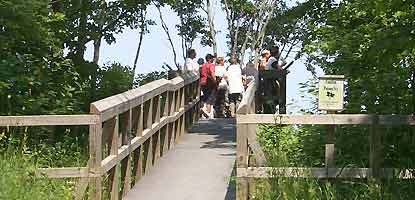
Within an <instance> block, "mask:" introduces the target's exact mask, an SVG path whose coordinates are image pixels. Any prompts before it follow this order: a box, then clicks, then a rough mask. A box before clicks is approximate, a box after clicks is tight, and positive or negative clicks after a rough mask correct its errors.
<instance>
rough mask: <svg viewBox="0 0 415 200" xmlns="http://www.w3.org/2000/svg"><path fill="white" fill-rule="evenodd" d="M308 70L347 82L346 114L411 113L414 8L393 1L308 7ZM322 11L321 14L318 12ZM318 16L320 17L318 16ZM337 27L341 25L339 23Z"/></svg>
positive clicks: (315, 3)
mask: <svg viewBox="0 0 415 200" xmlns="http://www.w3.org/2000/svg"><path fill="white" fill-rule="evenodd" d="M313 3H314V4H313V7H314V8H321V7H324V8H325V10H326V11H327V12H324V13H315V14H316V16H319V17H318V18H317V17H316V18H314V19H315V20H313V22H312V23H309V24H308V28H309V29H310V30H311V31H310V35H309V37H308V38H307V40H306V44H305V46H304V51H305V52H306V53H308V54H309V62H308V65H310V66H316V65H318V66H321V67H322V68H323V70H324V71H325V72H326V73H327V74H344V75H345V76H346V78H347V80H348V81H347V82H348V84H347V97H346V102H347V112H352V113H356V112H364V113H378V114H382V113H385V114H391V113H393V114H410V113H413V112H414V106H415V104H414V89H413V88H414V85H413V82H414V72H415V70H414V64H415V51H414V49H415V42H414V41H413V40H414V38H415V37H414V36H415V33H414V31H413V27H414V25H415V24H414V20H413V19H414V17H415V7H414V6H413V5H412V3H411V2H408V1H398V0H379V1H376V2H367V1H363V0H357V1H350V2H349V1H344V2H341V3H340V4H336V3H333V2H326V4H322V3H317V2H313ZM321 10H322V9H321ZM322 16H323V17H322ZM340 22H341V23H340Z"/></svg>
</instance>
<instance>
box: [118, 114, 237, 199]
mask: <svg viewBox="0 0 415 200" xmlns="http://www.w3.org/2000/svg"><path fill="white" fill-rule="evenodd" d="M235 129H236V128H235V120H234V119H215V120H201V121H199V122H198V123H197V124H195V125H194V126H193V128H192V129H191V130H189V133H187V134H186V135H184V136H183V137H182V139H181V140H180V142H179V143H178V144H177V145H176V146H175V147H174V148H173V149H172V150H171V151H170V152H169V153H168V154H167V155H166V156H164V157H162V158H161V159H160V160H159V161H158V162H157V164H156V165H155V166H154V167H153V168H152V169H151V171H150V173H149V174H148V175H146V176H144V177H143V178H142V179H141V180H140V181H139V182H138V183H137V184H136V185H135V186H134V188H133V189H132V190H131V191H130V192H129V193H128V194H127V196H125V197H124V198H123V199H127V200H135V199H137V200H165V199H166V200H167V199H168V200H230V199H235V185H234V184H229V183H230V181H231V175H232V171H233V167H234V163H235V155H236V154H235V152H236V143H235V141H236V130H235ZM232 182H233V181H232Z"/></svg>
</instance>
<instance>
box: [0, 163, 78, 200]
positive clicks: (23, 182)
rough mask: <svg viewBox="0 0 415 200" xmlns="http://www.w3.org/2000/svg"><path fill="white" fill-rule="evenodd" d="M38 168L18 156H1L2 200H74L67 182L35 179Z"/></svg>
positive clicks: (0, 192) (0, 193) (0, 183)
mask: <svg viewBox="0 0 415 200" xmlns="http://www.w3.org/2000/svg"><path fill="white" fill-rule="evenodd" d="M36 169H37V166H36V165H34V164H33V163H32V162H31V161H29V160H25V159H23V158H22V157H18V156H0V171H1V176H0V188H1V189H0V199H16V200H20V199H21V200H23V199H34V200H41V199H42V200H43V199H46V200H55V199H56V200H62V199H68V200H69V199H72V193H71V192H72V191H71V190H70V189H68V188H70V187H72V186H73V185H72V186H70V184H69V183H67V182H66V181H65V180H51V179H46V178H42V177H35V170H36Z"/></svg>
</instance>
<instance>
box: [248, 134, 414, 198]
mask: <svg viewBox="0 0 415 200" xmlns="http://www.w3.org/2000/svg"><path fill="white" fill-rule="evenodd" d="M365 129H367V127H339V128H338V129H337V131H336V134H337V135H336V136H337V140H336V147H338V149H337V152H336V154H337V155H338V156H337V157H336V165H337V166H339V167H342V166H348V167H365V166H367V160H368V159H367V148H368V146H367V134H366V133H365ZM324 131H325V129H324V127H323V126H263V127H261V128H260V132H259V133H258V137H259V140H260V143H261V145H262V146H263V148H264V151H265V153H266V154H267V156H268V160H269V163H268V166H273V167H324V160H323V159H324ZM392 131H393V130H392ZM401 131H403V132H405V129H402V130H401ZM393 134H394V135H398V137H399V133H396V129H395V132H394V133H393ZM391 135H392V134H388V133H386V136H385V138H387V139H388V140H387V141H385V163H384V164H385V165H386V166H400V167H403V166H404V167H403V168H406V167H408V168H413V165H412V164H411V163H414V162H413V161H414V160H413V156H411V155H410V154H412V151H411V150H408V148H407V146H408V145H410V144H409V143H408V141H407V140H402V141H399V140H398V139H396V138H395V140H394V137H392V138H391ZM395 137H396V136H395ZM391 140H392V141H395V143H394V144H393V145H394V147H395V146H399V147H400V149H398V148H393V149H391V147H390V145H391ZM401 149H403V150H404V151H407V152H406V154H405V152H403V151H402V150H401ZM391 154H393V155H395V156H394V157H392V156H390V155H391ZM412 155H413V154H412ZM255 185H256V187H255V190H254V192H253V193H251V198H252V199H261V200H297V199H305V200H308V199H323V200H337V199H339V200H343V199H347V200H348V199H356V200H378V199H384V200H411V199H414V198H415V181H414V180H400V179H395V178H391V179H383V180H379V179H335V180H318V179H315V178H282V177H275V176H274V177H272V178H269V179H256V180H255Z"/></svg>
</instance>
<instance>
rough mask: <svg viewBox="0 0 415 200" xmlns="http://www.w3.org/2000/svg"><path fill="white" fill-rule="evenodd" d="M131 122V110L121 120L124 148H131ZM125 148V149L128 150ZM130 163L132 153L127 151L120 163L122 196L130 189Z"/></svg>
mask: <svg viewBox="0 0 415 200" xmlns="http://www.w3.org/2000/svg"><path fill="white" fill-rule="evenodd" d="M132 120H133V112H132V109H130V110H129V111H127V112H126V113H125V114H123V120H122V125H121V127H122V138H123V142H122V144H123V145H124V146H128V147H130V146H131V137H132ZM128 147H127V148H128ZM131 161H132V151H131V150H129V149H128V156H126V157H125V158H124V159H123V160H122V161H121V181H122V184H123V187H122V196H125V195H127V193H128V191H130V189H131V174H132V171H131Z"/></svg>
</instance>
